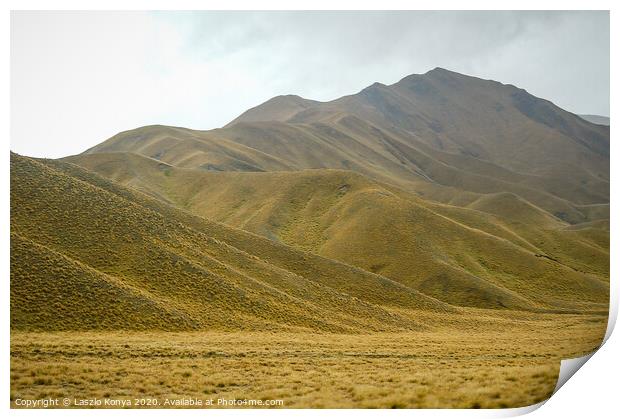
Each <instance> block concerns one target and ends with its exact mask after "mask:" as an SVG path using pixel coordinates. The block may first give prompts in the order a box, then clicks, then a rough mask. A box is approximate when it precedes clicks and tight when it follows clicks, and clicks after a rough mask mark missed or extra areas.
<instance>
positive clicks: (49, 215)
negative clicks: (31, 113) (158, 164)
mask: <svg viewBox="0 0 620 419" xmlns="http://www.w3.org/2000/svg"><path fill="white" fill-rule="evenodd" d="M11 239H12V240H11V245H12V252H11V325H12V327H13V328H15V329H20V330H41V329H44V330H84V329H99V328H104V329H105V328H110V329H119V328H120V329H168V330H170V329H172V330H178V329H180V330H183V329H203V330H204V329H223V330H231V329H234V330H243V329H256V328H261V329H269V328H279V329H281V328H285V329H286V328H304V329H309V330H325V331H341V332H342V331H344V332H347V331H348V332H350V331H360V330H390V329H416V328H421V327H423V325H421V324H420V323H419V322H416V321H415V320H413V319H412V318H411V317H407V316H403V315H400V314H397V313H395V312H393V311H390V308H399V309H403V310H427V311H431V312H444V311H454V308H452V307H450V306H448V305H446V304H443V303H441V302H439V301H437V300H435V299H433V298H429V297H426V296H424V295H422V294H421V293H419V292H417V291H415V290H413V289H411V288H408V287H405V286H403V285H401V284H398V283H396V282H394V281H390V280H389V279H387V278H385V277H382V276H379V275H374V274H372V273H368V272H364V271H362V270H360V269H356V268H353V267H351V266H348V265H343V264H340V263H337V262H335V261H331V260H327V259H324V258H321V257H319V256H315V255H311V254H307V253H304V252H300V251H297V250H295V249H292V248H290V247H287V246H283V245H279V244H277V243H274V242H272V241H269V240H267V239H264V238H260V237H259V236H255V235H252V234H250V233H246V232H243V231H240V230H235V229H231V228H228V227H225V226H223V225H220V224H216V223H212V222H208V221H206V220H204V219H201V218H198V217H195V216H192V215H190V214H188V213H185V212H183V211H179V210H177V209H174V208H172V207H169V206H167V205H165V204H163V203H161V202H160V201H158V200H155V199H152V198H149V197H147V196H146V195H143V194H141V193H139V192H134V191H132V190H130V189H125V188H123V187H120V186H119V185H118V184H115V183H111V182H109V181H107V180H104V179H103V178H101V177H99V176H97V175H94V174H92V173H90V172H86V171H84V170H83V169H81V168H79V167H77V166H74V165H71V164H67V163H62V162H58V161H48V160H35V159H30V158H26V157H21V156H18V155H15V154H12V155H11Z"/></svg>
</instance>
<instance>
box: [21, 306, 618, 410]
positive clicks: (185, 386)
mask: <svg viewBox="0 0 620 419" xmlns="http://www.w3.org/2000/svg"><path fill="white" fill-rule="evenodd" d="M517 317H518V316H517ZM453 321H457V322H458V320H455V319H453ZM510 322H511V325H510V328H506V327H505V326H506V325H505V324H502V323H501V322H500V323H497V324H495V327H492V326H491V327H488V328H481V327H477V328H476V330H471V329H470V328H468V327H464V328H461V327H453V326H443V327H439V328H438V329H437V330H434V331H427V332H408V333H373V334H360V335H339V334H307V333H283V332H258V331H255V332H232V333H223V332H188V333H174V332H97V333H93V332H82V333H76V332H62V333H25V332H15V331H14V332H12V336H11V405H12V407H17V406H16V405H15V400H16V399H18V398H22V399H28V398H30V399H43V398H50V397H51V398H65V397H67V398H70V399H73V398H78V399H86V398H100V399H102V400H103V399H130V400H133V399H135V398H155V399H157V400H158V402H159V403H161V404H163V403H164V401H165V399H179V398H190V397H191V398H199V399H203V400H206V399H214V400H215V401H217V399H219V398H224V399H233V398H234V399H263V400H268V399H271V400H274V399H281V400H283V406H282V407H288V408H298V407H302V408H303V407H313V408H331V407H333V408H342V407H344V408H352V407H358V408H359V407H379V408H411V407H414V408H420V407H441V408H447V407H453V408H457V407H459V408H503V407H518V406H525V405H530V404H533V403H537V402H539V401H542V400H545V399H546V398H548V397H549V396H550V394H551V392H552V391H553V388H554V387H555V384H556V380H557V375H558V371H559V362H560V359H562V358H572V357H577V356H581V355H583V354H585V353H588V352H590V351H592V350H593V349H595V348H596V347H597V346H598V345H599V344H600V342H601V339H602V336H603V334H604V332H605V325H606V322H605V318H603V317H592V316H589V317H588V316H585V317H584V316H568V315H548V316H546V317H545V318H544V319H543V318H540V319H538V320H530V321H514V320H510ZM492 324H493V323H488V324H487V326H489V325H492ZM132 407H136V406H132ZM138 407H141V406H138ZM215 407H218V406H217V404H216V406H215ZM220 407H221V406H220Z"/></svg>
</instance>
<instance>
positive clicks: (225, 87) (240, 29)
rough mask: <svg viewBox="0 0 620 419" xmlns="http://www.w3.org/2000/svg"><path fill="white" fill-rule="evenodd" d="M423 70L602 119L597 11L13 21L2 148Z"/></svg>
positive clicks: (137, 15)
mask: <svg viewBox="0 0 620 419" xmlns="http://www.w3.org/2000/svg"><path fill="white" fill-rule="evenodd" d="M434 67H444V68H447V69H449V70H453V71H458V72H462V73H465V74H470V75H475V76H478V77H482V78H488V79H494V80H497V81H501V82H503V83H511V84H514V85H517V86H519V87H522V88H525V89H526V90H528V91H529V92H531V93H532V94H534V95H536V96H540V97H544V98H546V99H549V100H551V101H553V102H554V103H556V104H557V105H559V106H560V107H562V108H564V109H567V110H569V111H571V112H575V113H590V114H599V115H605V116H607V115H609V14H608V13H607V12H475V11H472V12H175V13H170V12H156V13H155V12H13V13H12V17H11V149H12V150H13V151H16V152H18V153H20V154H25V155H29V156H37V157H61V156H67V155H71V154H77V153H80V152H82V151H84V150H85V149H87V148H89V147H91V146H93V145H95V144H97V143H99V142H101V141H103V140H105V139H107V138H109V137H111V136H112V135H114V134H116V133H117V132H119V131H123V130H127V129H132V128H136V127H139V126H143V125H148V124H167V125H176V126H184V127H189V128H195V129H210V128H216V127H220V126H222V125H224V124H226V123H227V122H229V121H230V120H232V119H233V118H235V117H236V116H238V115H239V114H240V113H241V112H243V111H245V110H246V109H248V108H250V107H252V106H256V105H258V104H259V103H261V102H264V101H265V100H267V99H269V98H271V97H273V96H276V95H279V94H297V95H300V96H303V97H306V98H309V99H315V100H323V101H324V100H331V99H335V98H337V97H340V96H342V95H345V94H350V93H355V92H357V91H359V90H361V89H362V88H364V87H366V86H368V85H370V84H372V83H373V82H375V81H379V82H382V83H385V84H391V83H394V82H396V81H398V80H400V79H401V78H403V77H404V76H406V75H408V74H412V73H425V72H426V71H428V70H430V69H432V68H434Z"/></svg>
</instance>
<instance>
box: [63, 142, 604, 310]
mask: <svg viewBox="0 0 620 419" xmlns="http://www.w3.org/2000/svg"><path fill="white" fill-rule="evenodd" d="M67 160H68V161H71V162H74V163H76V164H79V165H81V166H83V167H85V168H87V169H88V170H92V171H95V172H97V173H100V174H102V175H103V176H106V177H108V178H110V179H112V180H114V181H115V182H121V183H123V184H125V185H128V186H132V187H133V188H136V189H139V190H141V191H143V192H145V193H147V194H150V195H152V196H154V197H158V198H160V199H164V200H165V201H166V202H169V203H171V204H174V205H176V206H178V207H181V208H183V209H186V210H188V211H190V212H192V213H194V214H197V215H200V216H202V217H205V218H208V219H212V220H216V221H220V222H223V223H226V224H228V225H231V226H234V227H239V228H242V229H244V230H247V231H251V232H254V233H257V234H261V235H263V236H265V237H268V238H270V239H272V240H275V241H279V242H283V243H286V244H288V245H291V246H294V247H296V248H300V249H305V250H307V251H310V252H314V253H317V254H320V255H322V256H325V257H327V258H331V259H336V260H340V261H343V262H346V263H348V264H352V265H354V266H357V267H360V268H362V269H364V270H367V271H372V272H375V273H379V274H381V275H384V276H386V277H389V278H391V279H393V280H395V281H398V282H399V283H401V284H403V285H405V286H407V287H411V288H414V289H418V290H420V291H422V292H423V293H426V294H428V295H431V296H433V297H435V298H437V299H440V300H443V301H445V302H449V303H451V304H455V305H464V306H473V307H484V308H502V307H506V308H520V309H534V308H536V307H538V308H546V309H583V308H586V307H589V308H590V309H596V308H602V306H599V305H598V302H603V301H605V300H606V293H607V291H606V289H607V287H608V285H607V282H606V281H607V279H606V278H607V277H608V275H609V248H608V233H607V232H606V231H605V230H600V229H599V227H588V228H584V230H583V231H582V233H585V232H586V231H588V232H594V231H596V232H597V233H596V234H594V235H593V236H592V237H590V236H588V235H587V234H575V233H576V232H575V231H569V230H566V229H565V227H566V226H567V224H566V223H563V222H562V221H560V220H558V219H556V218H554V217H552V216H551V215H549V214H548V213H547V212H545V211H544V210H541V209H539V208H537V207H534V206H532V205H531V204H529V203H527V202H526V201H524V200H522V199H520V198H519V197H517V196H515V195H512V194H507V193H504V194H497V195H485V196H483V197H481V198H479V199H477V200H475V201H473V202H472V203H471V204H470V205H469V207H468V208H460V207H455V206H450V205H442V204H436V203H432V202H428V201H425V200H423V199H420V198H419V197H417V196H415V195H413V194H410V193H408V192H406V191H403V190H400V189H398V188H394V187H391V186H389V185H386V184H380V183H377V182H375V181H372V180H370V179H368V178H366V177H364V176H362V175H359V174H357V173H355V172H351V171H341V170H305V171H297V172H271V173H239V172H205V171H201V170H193V169H181V168H176V167H173V166H169V165H165V164H162V163H160V162H157V161H156V160H153V159H149V158H146V157H143V156H139V155H135V154H128V153H98V154H92V155H82V156H75V157H70V158H67ZM480 209H482V210H484V211H485V212H481V211H480ZM493 213H496V214H495V215H494V214H493ZM505 213H508V214H510V217H507V216H503V215H502V214H505ZM606 239H607V244H606Z"/></svg>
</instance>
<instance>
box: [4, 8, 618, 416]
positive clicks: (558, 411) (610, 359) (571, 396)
mask: <svg viewBox="0 0 620 419" xmlns="http://www.w3.org/2000/svg"><path fill="white" fill-rule="evenodd" d="M616 3H617V2H616ZM5 4H6V8H5V9H3V15H2V22H3V23H4V24H5V25H3V26H2V28H3V42H2V43H1V44H0V45H2V58H3V59H4V60H5V63H4V65H3V66H2V71H3V76H4V77H3V80H4V83H2V97H3V98H4V100H3V102H2V110H3V112H2V117H1V118H2V119H1V121H2V127H3V133H4V136H3V140H4V141H5V143H6V147H5V155H4V159H3V162H4V163H5V164H6V166H5V167H4V168H3V170H2V172H1V173H0V176H1V177H0V179H1V180H0V185H1V187H2V195H1V196H2V197H3V205H2V208H1V211H2V220H4V221H3V222H2V223H1V226H0V228H1V229H2V235H3V236H2V237H3V238H4V240H2V241H1V246H2V254H3V258H2V271H1V272H2V274H3V275H2V279H3V283H2V285H3V288H2V292H1V293H0V298H1V301H0V310H1V311H0V312H1V313H2V336H3V339H2V342H3V344H2V345H1V351H2V352H1V354H2V385H1V392H0V394H4V395H5V397H7V396H8V394H9V387H10V386H9V379H10V376H9V338H10V331H9V295H10V294H9V240H8V238H9V222H10V214H9V205H8V197H9V170H8V159H9V155H8V148H9V123H10V118H9V109H10V107H9V102H10V94H9V92H10V66H9V49H10V10H50V9H54V10H201V9H210V10H246V9H249V10H256V9H264V10H280V9H284V10H341V9H349V8H354V9H358V10H382V9H395V10H405V9H414V10H463V9H464V6H467V9H469V10H573V9H575V10H578V9H584V10H611V14H610V15H611V51H610V53H611V57H610V58H611V74H612V78H611V108H610V116H611V119H612V136H611V137H612V139H615V138H616V137H615V135H614V131H615V130H614V125H613V122H615V121H616V112H615V108H614V106H615V104H616V101H615V100H614V99H615V98H616V97H617V93H618V87H617V84H616V83H615V79H614V77H613V74H617V72H618V66H617V51H616V50H615V47H616V46H617V43H616V42H615V41H614V40H615V39H618V31H617V30H616V27H617V23H618V20H619V19H618V18H617V14H616V13H617V11H618V7H616V8H614V7H613V6H614V2H612V1H605V0H589V1H575V0H565V1H561V2H560V1H557V2H554V1H550V0H521V1H513V0H509V1H502V2H497V1H489V0H470V1H467V2H464V1H462V0H461V1H458V0H443V1H441V0H436V1H433V2H430V1H426V2H422V1H404V0H382V1H381V2H370V1H366V0H358V1H356V2H346V1H339V0H315V1H297V2H295V3H294V4H293V3H292V2H290V1H283V0H271V1H269V0H267V1H261V2H260V3H259V2H257V1H250V0H236V1H235V0H229V1H210V2H205V1H199V0H179V1H174V2H172V1H162V0H152V1H147V0H126V1H122V0H107V1H100V0H96V1H89V2H88V3H87V4H86V3H85V2H83V1H77V0H64V1H63V0H60V1H42V0H38V1H27V0H26V1H8V2H5ZM614 9H615V10H614ZM613 142H614V141H613V140H612V147H611V161H612V163H617V162H618V161H619V159H618V152H617V147H615V146H614V145H613ZM617 170H618V169H617V166H615V165H614V164H612V165H611V178H612V179H614V181H613V182H611V208H612V209H613V208H616V201H617V199H616V198H617V196H618V193H617V192H618V186H617V182H616V181H615V180H616V179H617V178H618V176H617V174H618V173H617ZM616 224H617V223H616V222H615V217H612V219H611V231H612V234H611V278H612V280H611V283H612V287H611V291H612V294H611V295H612V298H611V301H612V303H611V307H610V322H609V324H610V327H609V329H608V335H607V337H606V338H609V335H610V333H611V331H612V329H613V326H614V324H615V320H616V317H617V312H618V305H617V297H618V296H617V281H616V274H617V272H618V263H617V262H616V261H617V259H618V252H617V249H618V246H617V243H618V240H617V237H618V235H617V232H616V231H617V227H616ZM619 346H620V343H619V342H618V339H617V338H616V337H615V336H613V335H612V336H611V338H609V340H608V341H607V342H606V343H605V345H604V346H603V347H602V348H601V350H600V351H598V352H597V353H596V354H595V355H594V356H593V357H592V359H591V360H590V361H589V362H588V363H587V365H588V366H587V367H586V368H583V369H582V370H581V371H579V372H577V374H576V375H577V378H575V379H572V380H569V381H568V383H567V384H566V385H565V386H563V387H562V388H561V389H560V390H559V392H558V393H557V394H556V395H554V396H553V397H552V398H551V399H550V400H549V401H548V402H547V403H545V404H544V407H543V408H541V409H538V410H536V411H535V412H534V413H532V414H531V415H532V417H538V418H543V417H563V418H572V417H579V418H581V417H584V416H585V415H588V416H591V417H606V416H609V413H611V412H616V411H617V408H616V397H617V392H616V391H614V388H615V387H616V383H617V374H618V362H617V359H618V352H620V351H619ZM8 406H9V402H8V400H6V399H5V401H4V402H3V407H2V409H3V410H4V411H3V412H2V413H5V414H6V415H7V416H8V417H20V418H21V417H25V418H28V417H42V416H45V417H60V418H65V417H67V418H74V417H75V418H81V417H83V416H84V415H85V414H88V415H89V416H92V417H96V418H102V417H108V416H111V415H113V414H114V415H118V416H121V417H128V416H131V417H132V418H135V417H144V418H151V417H169V416H170V415H171V414H173V415H174V416H188V417H201V418H203V417H205V416H208V417H213V418H221V417H230V416H231V415H232V416H235V417H237V416H239V417H241V416H244V417H250V416H252V417H258V418H261V417H265V418H266V417H282V418H284V417H289V416H290V415H291V414H294V415H295V416H296V417H299V418H307V417H315V416H317V415H321V416H328V417H336V416H338V417H345V418H346V417H355V418H358V417H361V418H364V417H371V416H372V417H375V416H376V415H377V414H378V412H375V411H372V410H355V411H351V410H296V411H295V412H291V411H286V410H281V411H276V410H245V411H242V410H234V411H231V410H208V411H204V410H197V411H191V410H175V411H174V412H170V411H163V410H157V411H145V410H131V411H113V412H114V413H112V411H110V410H94V411H89V412H87V413H85V412H84V411H58V410H46V411H43V410H32V411H26V410H10V409H8ZM536 407H539V406H536ZM531 410H532V408H525V409H504V410H396V411H381V412H380V414H381V415H394V416H400V417H404V416H407V417H410V416H416V417H423V418H424V417H433V418H437V417H506V416H514V415H516V414H522V413H527V411H531Z"/></svg>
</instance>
